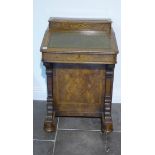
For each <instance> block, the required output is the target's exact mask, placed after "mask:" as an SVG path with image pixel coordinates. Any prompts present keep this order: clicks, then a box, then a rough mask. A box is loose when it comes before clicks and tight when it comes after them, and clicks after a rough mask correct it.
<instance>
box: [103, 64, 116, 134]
mask: <svg viewBox="0 0 155 155" xmlns="http://www.w3.org/2000/svg"><path fill="white" fill-rule="evenodd" d="M114 67H115V65H106V68H105V71H106V72H105V97H104V109H103V111H104V113H103V116H102V131H103V132H107V133H109V132H112V131H113V125H112V116H111V102H112V90H113V77H114Z"/></svg>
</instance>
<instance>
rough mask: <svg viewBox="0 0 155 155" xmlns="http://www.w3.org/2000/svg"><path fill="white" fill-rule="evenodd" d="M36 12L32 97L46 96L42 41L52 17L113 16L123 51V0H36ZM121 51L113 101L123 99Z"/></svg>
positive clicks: (43, 97) (44, 98)
mask: <svg viewBox="0 0 155 155" xmlns="http://www.w3.org/2000/svg"><path fill="white" fill-rule="evenodd" d="M33 2H34V5H33V6H34V9H33V10H34V15H33V23H34V24H33V34H34V39H33V40H34V42H33V58H34V61H33V63H34V64H33V99H35V100H46V97H47V92H46V76H45V68H44V66H43V65H42V63H41V53H40V45H41V41H42V38H43V35H44V31H45V29H46V28H47V25H48V19H49V17H77V18H82V17H83V18H110V19H111V20H112V21H113V24H112V26H113V28H114V31H115V34H116V39H117V42H118V48H119V52H121V49H120V47H121V4H120V0H34V1H33ZM120 57H121V54H120V53H119V55H118V59H117V61H118V64H117V65H116V67H115V78H114V86H113V103H121V79H120V77H121V76H120V74H121V59H120Z"/></svg>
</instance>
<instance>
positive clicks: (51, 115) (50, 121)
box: [44, 63, 56, 132]
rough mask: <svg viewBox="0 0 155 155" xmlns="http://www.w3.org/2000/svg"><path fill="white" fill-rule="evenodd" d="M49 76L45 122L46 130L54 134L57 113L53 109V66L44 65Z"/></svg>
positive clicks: (50, 64)
mask: <svg viewBox="0 0 155 155" xmlns="http://www.w3.org/2000/svg"><path fill="white" fill-rule="evenodd" d="M44 65H45V67H46V76H47V114H46V118H45V121H44V130H45V131H47V132H53V131H55V130H56V125H55V121H54V119H55V111H54V108H53V64H52V63H44Z"/></svg>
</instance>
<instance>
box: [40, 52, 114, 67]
mask: <svg viewBox="0 0 155 155" xmlns="http://www.w3.org/2000/svg"><path fill="white" fill-rule="evenodd" d="M42 60H43V61H44V62H59V63H94V64H115V63H116V55H112V54H106V55H102V54H70V53H65V54H57V53H50V52H44V53H42Z"/></svg>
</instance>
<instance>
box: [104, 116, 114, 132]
mask: <svg viewBox="0 0 155 155" xmlns="http://www.w3.org/2000/svg"><path fill="white" fill-rule="evenodd" d="M112 131H113V124H112V119H111V118H102V132H103V133H105V132H106V133H111V132H112Z"/></svg>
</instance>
